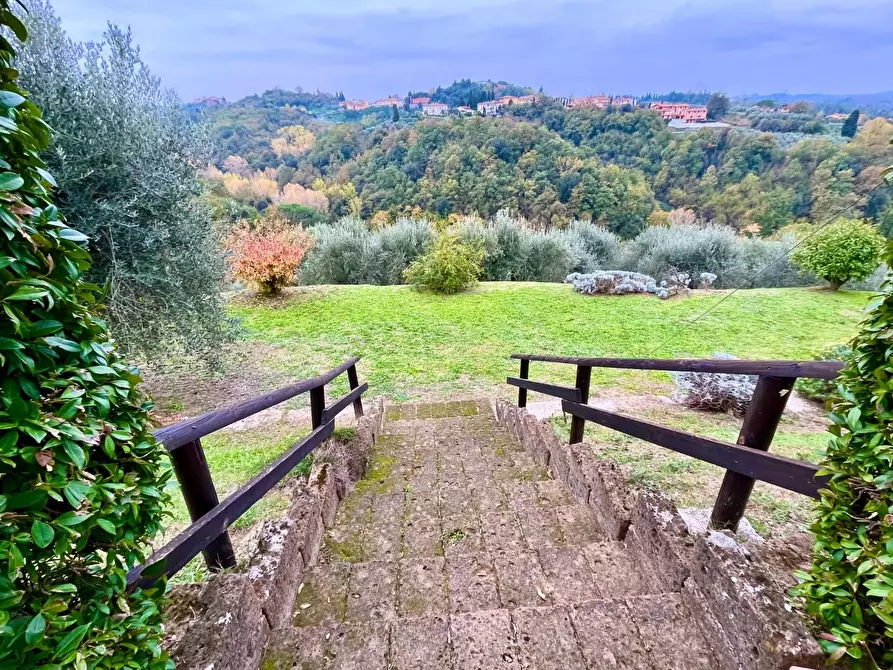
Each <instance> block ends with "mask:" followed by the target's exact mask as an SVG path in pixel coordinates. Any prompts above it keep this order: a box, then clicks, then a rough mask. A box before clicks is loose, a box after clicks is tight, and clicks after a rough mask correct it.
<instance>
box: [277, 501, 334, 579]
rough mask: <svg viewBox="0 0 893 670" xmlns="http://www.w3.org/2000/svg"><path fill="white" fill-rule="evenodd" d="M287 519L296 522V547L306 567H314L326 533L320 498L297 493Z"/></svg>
mask: <svg viewBox="0 0 893 670" xmlns="http://www.w3.org/2000/svg"><path fill="white" fill-rule="evenodd" d="M286 517H287V518H289V519H291V520H292V521H293V522H294V529H295V546H296V547H299V548H300V551H301V557H302V558H303V560H304V565H305V566H308V565H313V564H314V563H316V557H317V556H318V555H319V547H320V545H321V544H322V536H323V533H324V532H325V526H324V524H323V521H322V510H321V507H320V501H319V498H318V497H317V496H315V495H310V494H304V493H302V492H301V491H297V492H296V493H295V496H294V498H293V499H292V503H291V505H290V506H289V508H288V512H287V513H286Z"/></svg>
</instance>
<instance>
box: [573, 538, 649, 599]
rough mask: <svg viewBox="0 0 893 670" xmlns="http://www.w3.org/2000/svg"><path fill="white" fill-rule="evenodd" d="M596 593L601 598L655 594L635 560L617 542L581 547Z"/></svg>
mask: <svg viewBox="0 0 893 670" xmlns="http://www.w3.org/2000/svg"><path fill="white" fill-rule="evenodd" d="M583 554H584V556H586V560H587V561H588V562H589V567H590V568H591V569H592V574H593V575H595V583H596V585H597V586H598V590H599V592H601V594H602V596H603V597H605V598H624V597H627V596H642V595H649V594H654V593H659V592H660V589H658V588H657V586H656V585H655V584H654V583H653V582H652V581H651V579H650V578H649V574H647V573H646V572H645V571H644V570H643V569H642V566H641V565H639V562H638V560H636V556H635V555H634V554H633V553H632V552H630V551H628V550H627V549H626V547H624V545H623V544H622V543H620V542H598V543H595V544H588V545H586V546H585V547H583Z"/></svg>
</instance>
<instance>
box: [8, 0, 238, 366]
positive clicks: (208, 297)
mask: <svg viewBox="0 0 893 670" xmlns="http://www.w3.org/2000/svg"><path fill="white" fill-rule="evenodd" d="M22 19H23V21H24V22H25V24H26V25H27V27H28V30H29V35H30V36H29V40H28V41H27V42H26V43H25V44H23V45H22V46H21V47H20V53H19V55H18V58H17V61H16V64H17V67H18V68H19V69H20V71H21V78H22V84H23V87H24V88H26V89H27V90H28V91H29V93H30V94H31V96H32V99H33V100H34V102H35V103H36V104H38V105H39V106H40V107H41V108H42V109H43V111H44V115H45V118H46V120H47V122H48V123H49V125H50V126H51V127H52V128H53V129H54V131H55V132H54V134H53V137H52V142H51V143H50V147H49V149H48V151H47V152H46V153H45V156H44V158H45V160H46V162H47V163H48V165H49V167H50V169H51V171H52V172H53V174H54V175H55V177H56V180H57V182H58V186H59V189H58V191H57V200H58V202H59V204H60V206H61V208H62V209H63V210H64V211H65V213H66V217H67V219H68V220H69V221H70V222H71V224H72V225H73V226H74V227H76V228H77V229H78V230H81V231H83V232H84V233H85V234H86V235H87V236H88V237H89V238H90V242H89V247H90V251H91V254H92V256H93V259H94V263H93V267H92V269H91V270H90V274H89V277H90V279H91V280H93V281H94V282H96V283H97V284H100V285H103V286H105V287H106V294H105V297H104V302H105V305H106V308H107V318H108V321H109V325H110V327H111V330H112V333H113V335H114V336H115V338H116V340H118V342H119V343H120V344H121V345H122V346H124V347H125V348H126V349H127V350H128V351H130V352H132V353H134V354H135V355H138V356H141V357H143V358H144V359H149V360H156V361H157V360H163V359H165V358H167V357H168V356H170V355H171V354H172V353H179V352H182V351H186V352H188V353H193V354H199V355H204V356H213V355H214V354H215V353H216V352H218V351H219V349H220V344H221V341H222V340H224V339H226V337H227V336H228V335H229V333H230V330H231V329H230V327H229V326H230V324H229V323H228V321H227V319H226V316H225V312H224V309H223V303H222V300H221V288H222V282H223V279H224V273H225V265H224V259H223V255H222V251H221V249H220V245H219V243H218V239H217V236H216V235H215V233H214V229H213V225H212V218H211V212H210V209H209V208H208V207H207V206H206V205H205V204H203V198H202V195H203V184H202V181H201V179H200V176H199V170H200V169H201V168H203V167H204V166H205V165H207V156H208V155H209V147H208V145H207V143H206V141H205V137H204V133H203V131H202V130H201V129H200V128H199V127H197V126H196V125H195V124H194V123H193V122H191V121H190V120H189V118H188V117H187V116H186V114H185V113H184V111H183V110H182V108H181V104H180V101H179V100H178V99H177V97H176V95H174V94H173V92H171V91H169V90H166V89H164V88H163V87H162V86H161V83H160V82H159V80H158V79H157V78H156V77H154V76H153V75H152V74H151V72H150V71H149V69H148V68H147V67H146V65H145V64H144V63H143V62H142V61H141V60H140V54H139V50H138V48H137V47H136V46H135V45H134V44H133V43H132V41H131V35H130V33H129V31H123V30H120V29H119V28H117V27H115V26H113V25H109V26H108V29H107V30H106V32H105V33H104V35H103V38H102V40H101V41H99V42H97V43H89V44H81V43H78V42H76V41H74V40H72V39H70V38H69V37H68V36H67V35H66V34H65V32H64V31H63V29H62V25H61V22H60V20H59V18H58V17H57V16H56V15H55V14H54V13H53V10H52V9H51V7H50V6H49V5H48V4H46V3H45V2H43V1H42V0H35V1H34V2H29V4H28V11H27V12H26V13H23V14H22Z"/></svg>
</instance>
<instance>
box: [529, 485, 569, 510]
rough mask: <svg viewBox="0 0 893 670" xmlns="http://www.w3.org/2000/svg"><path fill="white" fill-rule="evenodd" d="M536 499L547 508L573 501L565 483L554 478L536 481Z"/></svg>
mask: <svg viewBox="0 0 893 670" xmlns="http://www.w3.org/2000/svg"><path fill="white" fill-rule="evenodd" d="M534 487H535V488H536V501H537V503H539V505H540V506H541V507H544V508H545V509H553V510H554V509H555V508H556V507H562V506H564V505H570V504H571V503H573V500H571V497H570V495H568V491H567V489H566V488H565V487H564V484H562V483H561V482H557V481H555V480H554V479H547V480H545V481H541V482H536V483H535V484H534Z"/></svg>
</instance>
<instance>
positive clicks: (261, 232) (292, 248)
mask: <svg viewBox="0 0 893 670" xmlns="http://www.w3.org/2000/svg"><path fill="white" fill-rule="evenodd" d="M227 246H228V247H229V249H230V251H232V253H233V261H232V267H233V274H235V276H236V277H238V278H239V279H243V280H245V281H247V282H248V283H250V284H253V285H254V286H256V287H257V290H258V291H259V292H260V293H261V294H262V295H268V296H273V295H277V294H279V293H280V292H281V291H282V289H283V288H284V287H286V286H288V285H289V284H290V283H291V282H292V281H293V280H294V278H295V273H296V272H297V270H298V266H300V264H301V261H303V260H304V256H305V255H306V253H307V251H308V250H309V249H310V248H311V247H312V246H313V236H312V235H310V233H308V232H307V231H306V230H304V229H303V228H300V227H297V226H293V225H291V224H289V223H288V222H287V221H286V220H285V219H284V217H281V216H274V217H265V218H263V219H261V221H259V222H258V224H257V225H256V226H255V227H254V228H249V227H247V226H245V227H242V228H239V229H238V230H236V231H234V232H233V233H232V235H230V238H229V240H228V244H227Z"/></svg>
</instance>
